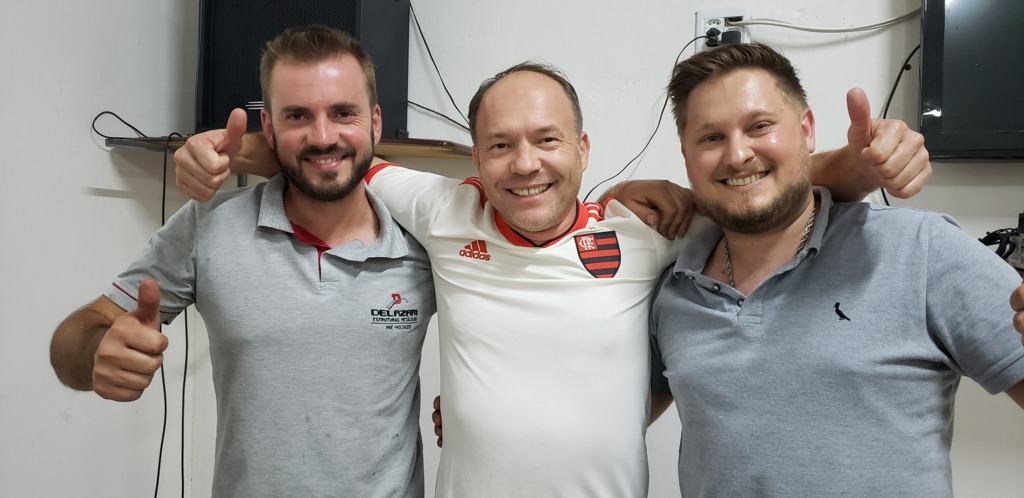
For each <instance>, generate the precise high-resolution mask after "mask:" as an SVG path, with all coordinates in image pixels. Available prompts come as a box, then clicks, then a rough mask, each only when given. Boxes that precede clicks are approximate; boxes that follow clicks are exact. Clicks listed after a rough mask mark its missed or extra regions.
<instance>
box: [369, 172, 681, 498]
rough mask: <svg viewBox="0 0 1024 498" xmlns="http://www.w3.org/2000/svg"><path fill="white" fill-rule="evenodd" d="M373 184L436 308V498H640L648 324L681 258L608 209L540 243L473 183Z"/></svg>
mask: <svg viewBox="0 0 1024 498" xmlns="http://www.w3.org/2000/svg"><path fill="white" fill-rule="evenodd" d="M367 181H368V182H369V185H370V187H371V188H372V189H374V192H376V193H377V194H378V195H379V196H380V197H381V198H382V199H383V200H384V202H385V203H387V204H388V207H389V208H391V212H392V215H393V216H394V217H395V219H396V220H397V221H398V222H399V223H400V224H402V226H404V227H405V228H406V229H408V230H409V231H410V232H412V233H413V235H415V236H416V238H417V239H418V240H419V241H420V242H421V243H422V244H423V246H424V247H426V249H427V252H428V254H430V260H431V264H432V267H433V271H434V285H435V288H436V292H437V298H438V302H437V304H438V314H437V316H438V331H439V339H440V354H441V404H442V413H443V417H444V447H443V448H442V451H441V461H440V468H439V470H438V476H437V488H436V494H437V496H438V497H452V496H456V497H481V496H487V497H502V496H580V497H605V496H607V497H615V498H622V497H640V496H646V494H647V456H646V447H645V443H644V434H645V430H646V425H647V411H648V410H647V407H648V394H649V375H648V371H645V369H647V368H649V365H650V358H649V346H648V340H647V334H646V333H645V330H646V323H647V314H648V310H649V300H650V295H651V292H652V290H653V285H654V283H655V281H656V280H657V278H658V275H660V274H661V272H662V270H663V269H664V268H665V267H666V266H667V265H668V264H669V263H670V262H671V260H672V259H673V257H674V255H675V254H678V250H679V249H678V248H679V247H680V242H678V241H677V242H675V243H673V242H670V241H668V240H667V239H664V238H663V237H662V236H661V235H659V234H658V233H657V232H655V231H654V230H652V229H650V228H649V227H647V226H646V225H644V223H642V222H641V221H640V220H639V219H637V218H636V217H634V216H633V215H632V214H631V213H629V212H628V211H627V210H626V209H625V208H624V207H623V206H622V205H621V204H619V203H618V202H610V203H609V205H608V206H607V212H606V213H604V215H603V216H602V212H601V211H602V208H601V206H599V205H597V204H582V203H579V204H578V211H577V220H576V223H575V225H574V227H573V228H572V229H570V231H569V233H567V234H566V235H564V236H563V237H561V238H559V239H557V240H554V241H551V242H549V243H548V244H546V245H545V246H543V247H535V246H534V245H533V244H532V243H530V242H529V241H527V240H526V239H524V238H522V237H521V236H519V235H518V234H517V233H516V232H515V231H514V230H512V229H511V228H510V227H509V226H508V225H507V223H505V221H504V219H502V217H501V216H500V215H499V214H498V213H497V212H496V211H495V210H494V209H493V207H492V206H491V205H490V204H489V203H488V202H487V199H486V198H485V197H484V195H483V190H482V188H481V187H480V184H479V180H478V179H476V178H470V179H468V180H465V181H459V180H453V179H450V178H446V177H441V176H437V175H433V174H428V173H420V172H416V171H412V170H408V169H405V168H401V167H397V166H394V165H381V166H378V167H376V168H374V169H373V170H371V172H370V174H369V175H368V176H367Z"/></svg>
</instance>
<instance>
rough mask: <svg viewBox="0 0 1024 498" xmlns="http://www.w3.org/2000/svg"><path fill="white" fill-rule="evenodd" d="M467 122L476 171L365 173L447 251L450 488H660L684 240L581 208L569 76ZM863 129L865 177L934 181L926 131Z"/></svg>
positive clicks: (512, 93) (497, 102)
mask: <svg viewBox="0 0 1024 498" xmlns="http://www.w3.org/2000/svg"><path fill="white" fill-rule="evenodd" d="M469 116H470V129H471V134H472V137H473V143H474V147H473V159H474V163H475V164H476V167H477V171H478V174H479V177H476V178H470V179H468V180H465V181H460V180H454V179H450V178H446V177H441V176H437V175H432V174H428V173H420V172H415V171H410V170H406V169H404V168H400V167H396V166H394V165H391V164H382V165H378V166H376V167H375V168H373V169H372V170H371V172H370V173H369V175H367V182H368V184H369V186H370V187H371V189H372V190H373V191H374V192H376V193H377V194H378V195H380V196H381V197H382V198H383V199H384V200H385V202H386V203H388V204H389V206H390V207H391V212H392V215H393V216H394V217H395V219H396V220H397V221H398V222H399V223H400V224H403V225H404V227H405V228H406V229H408V230H409V231H410V232H412V233H413V234H414V235H415V236H416V237H417V239H418V240H420V241H421V243H422V244H423V245H424V247H426V249H427V252H428V254H430V256H431V258H432V267H433V271H434V283H435V287H436V291H437V292H436V294H437V297H438V319H439V320H440V322H439V331H440V341H441V385H442V395H443V398H444V403H445V417H446V427H445V431H446V434H445V436H446V437H445V445H444V448H443V450H442V454H441V463H440V469H439V471H438V478H437V495H438V496H609V497H623V496H625V497H631V496H645V495H646V492H647V468H646V465H647V459H646V454H645V453H646V452H645V446H644V431H645V427H646V424H647V419H648V414H647V407H648V391H649V380H648V368H649V352H648V343H647V342H648V341H647V337H646V334H645V331H646V321H647V311H648V301H649V296H650V293H651V289H652V287H653V284H654V281H655V280H656V278H657V276H658V274H659V273H660V272H661V270H662V269H663V268H664V267H665V266H666V265H667V264H668V262H669V261H671V260H672V259H673V258H674V257H675V255H676V254H677V253H678V251H679V250H680V248H681V245H682V244H681V242H678V241H677V242H672V241H669V240H667V239H665V238H663V237H661V236H660V235H658V234H657V233H656V232H654V231H653V230H651V229H650V228H649V227H647V226H646V225H645V223H644V222H643V221H642V220H641V219H640V218H638V217H637V216H635V215H633V214H632V213H630V212H629V211H628V210H627V209H625V207H624V206H623V205H622V204H620V203H619V202H617V201H614V200H612V201H609V202H607V203H605V204H603V205H601V204H594V203H586V204H584V203H581V202H579V200H578V198H577V195H578V192H579V186H580V182H581V177H582V173H583V171H584V169H585V168H586V166H587V163H588V159H589V147H590V143H589V137H588V136H587V134H586V133H585V132H584V131H583V129H582V113H581V112H580V109H579V102H578V98H577V96H576V92H575V90H574V89H573V88H572V86H571V85H570V84H569V82H568V81H567V80H566V79H565V77H564V76H562V74H561V73H560V72H559V71H557V70H555V69H554V68H550V67H548V66H543V65H538V64H531V63H527V64H521V65H518V66H514V67H513V68H510V69H509V70H507V71H504V72H502V73H499V74H498V75H497V76H495V77H494V78H492V79H489V80H487V81H486V82H484V84H483V85H481V87H480V90H479V91H478V92H477V94H476V96H474V98H473V100H472V103H471V105H470V111H469ZM862 121H863V120H862ZM866 121H868V122H869V124H868V125H867V128H868V131H867V132H866V133H863V134H860V135H857V136H858V137H862V138H863V137H865V136H866V140H860V141H859V143H855V144H854V145H853V146H851V147H849V148H848V149H847V150H845V151H844V152H839V153H836V154H833V155H831V156H829V159H832V160H833V161H835V162H837V163H841V164H843V165H845V166H847V167H848V168H847V170H845V171H852V170H856V172H857V173H858V174H862V175H864V174H867V173H866V172H869V171H871V170H870V166H873V165H874V163H880V164H881V165H880V166H878V169H879V170H881V171H882V174H881V175H882V176H884V177H885V178H888V179H889V180H888V181H889V183H887V185H890V186H893V187H898V188H901V189H905V190H904V191H905V192H908V193H912V192H913V191H916V189H919V188H920V187H919V185H920V183H923V181H924V179H922V178H921V177H920V175H919V173H920V172H921V171H922V170H924V171H926V173H925V174H924V177H927V170H928V168H929V166H928V164H927V154H926V153H923V156H922V151H923V149H922V148H921V142H920V141H919V140H917V139H916V134H914V133H913V132H909V130H907V129H906V127H905V126H903V127H902V128H901V127H899V126H895V127H891V126H889V125H891V124H892V123H891V122H886V123H878V122H875V123H870V122H871V120H870V118H867V119H866ZM872 132H878V134H877V136H873V135H872ZM253 138H257V137H253ZM253 138H248V139H247V140H245V143H244V144H243V146H244V148H245V149H246V150H245V151H244V152H243V155H244V156H246V157H247V158H248V159H250V160H252V159H254V158H255V161H254V162H255V164H257V165H261V166H260V167H265V166H266V164H267V162H268V161H267V160H266V159H260V157H263V158H269V159H272V156H270V155H268V154H267V153H266V151H265V150H260V147H259V146H258V143H254V142H258V138H257V140H253ZM872 138H875V139H876V140H872ZM238 139H239V137H234V138H232V137H226V138H225V140H227V141H233V140H238ZM220 140H221V138H220V137H219V136H212V135H208V136H207V137H205V138H203V137H200V138H199V139H196V140H195V142H196V146H197V147H196V148H183V149H182V150H181V151H179V153H178V154H176V156H175V160H176V162H177V163H178V165H177V169H176V171H177V173H178V176H179V178H181V179H183V180H181V181H182V182H183V183H186V184H187V185H188V188H185V190H186V191H189V192H192V195H194V196H198V197H202V195H203V193H202V192H199V191H205V190H209V189H210V188H211V186H212V187H213V188H215V187H217V186H219V184H220V182H222V181H223V178H224V177H225V176H226V174H227V169H226V166H227V164H228V162H229V159H230V158H227V157H217V155H216V154H212V153H211V152H212V151H210V150H208V148H206V147H203V146H202V145H203V144H204V143H212V142H217V141H220ZM204 149H206V150H204ZM262 149H266V146H265V145H263V146H262ZM864 150H867V152H864ZM873 154H874V155H877V156H878V157H880V158H881V160H879V161H868V162H871V163H872V164H871V165H869V167H867V168H859V166H863V164H862V161H861V158H863V157H874V156H873ZM819 159H821V158H819ZM851 162H852V163H853V166H852V167H849V164H850V163H851ZM826 163H828V161H824V160H822V161H821V162H820V163H819V164H820V165H824V164H826ZM239 164H241V162H236V163H235V164H233V165H232V168H235V167H237V166H238V165H239ZM247 164H249V163H247ZM248 168H249V169H248V170H247V171H246V172H253V171H254V170H255V169H254V168H253V167H252V166H251V164H250V166H248ZM256 169H258V168H256ZM840 169H841V168H840ZM271 170H273V168H272V167H271ZM259 172H260V173H261V174H267V173H268V170H267V169H259ZM840 176H843V175H840ZM913 178H917V179H913ZM842 180H843V181H847V180H846V178H843V179H842ZM858 180H862V178H858ZM847 183H849V181H847ZM863 183H870V182H863ZM197 192H198V194H197ZM863 193H864V192H860V194H861V195H863ZM620 195H621V194H620Z"/></svg>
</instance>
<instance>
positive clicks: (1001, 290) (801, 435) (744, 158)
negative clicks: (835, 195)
mask: <svg viewBox="0 0 1024 498" xmlns="http://www.w3.org/2000/svg"><path fill="white" fill-rule="evenodd" d="M669 94H670V97H671V99H672V103H673V111H674V113H675V116H676V125H677V127H678V131H679V136H680V140H681V142H682V150H683V155H684V157H685V158H686V167H687V174H688V175H689V178H690V184H691V188H692V190H693V193H694V197H695V199H696V200H697V203H698V206H700V207H701V208H703V211H704V212H705V213H707V214H708V216H709V217H710V218H711V219H712V220H713V221H715V222H716V223H717V224H718V225H719V226H717V227H712V228H711V229H708V230H705V231H702V232H701V233H693V234H691V236H692V237H693V239H692V243H691V244H690V245H689V246H688V247H687V248H686V249H684V251H683V253H682V255H680V257H679V259H678V260H677V261H676V263H675V265H674V266H673V267H670V268H669V269H668V271H667V272H666V273H665V274H664V275H663V277H662V280H661V282H660V284H659V285H658V288H657V290H656V294H655V297H654V299H653V303H652V311H651V323H650V330H651V341H652V346H653V350H654V351H653V357H654V361H653V363H654V368H653V372H652V376H653V384H654V387H653V390H654V392H655V395H654V398H655V399H656V400H657V401H658V408H660V409H664V408H665V407H667V405H668V403H669V402H670V401H671V399H672V397H674V398H675V401H676V405H677V409H678V412H679V417H680V420H681V422H682V436H681V442H680V454H679V483H680V488H681V491H682V495H683V496H687V497H691V496H693V497H699V496H838V495H844V496H846V495H849V496H921V497H925V496H927V497H936V496H950V495H951V494H952V486H951V478H950V462H949V449H950V441H951V439H952V433H951V432H952V416H953V396H954V394H955V392H956V388H957V386H958V385H959V381H960V378H961V377H962V376H968V377H970V378H972V379H974V380H975V381H977V382H978V383H979V384H981V386H982V387H984V388H985V389H987V390H988V391H989V392H991V393H998V392H1006V393H1007V394H1008V395H1009V396H1010V397H1011V398H1012V399H1013V400H1014V401H1015V402H1016V403H1017V404H1019V405H1021V407H1024V346H1022V344H1021V341H1020V337H1019V336H1018V335H1017V334H1016V333H1015V332H1014V330H1013V326H1012V325H1011V323H1012V321H1013V310H1012V309H1011V308H1010V307H1008V306H1007V301H1006V296H1007V295H1009V294H1011V293H1012V292H1014V288H1015V287H1018V286H1019V285H1020V282H1021V281H1020V277H1019V276H1018V275H1017V274H1016V272H1014V271H1013V269H1012V268H1010V267H1009V266H1008V265H1007V264H1006V263H1004V262H1003V261H1002V260H1000V259H999V258H998V257H997V256H995V255H994V254H993V253H992V252H991V251H990V250H988V249H987V248H985V247H984V246H983V245H981V244H979V243H978V241H977V240H975V239H974V238H972V237H970V236H968V235H967V234H966V233H965V232H964V231H963V230H962V229H960V227H958V226H957V225H956V223H955V222H954V221H953V220H952V219H951V218H949V217H947V216H943V215H939V214H934V213H928V212H923V211H919V210H914V209H906V208H886V207H880V206H873V205H869V204H862V203H842V202H834V201H833V200H832V198H831V195H830V194H829V192H828V191H827V190H824V189H820V188H812V186H811V182H810V162H809V158H810V155H811V153H812V152H813V150H814V115H813V113H812V112H811V111H810V109H808V107H807V102H806V96H805V94H804V91H803V88H802V87H801V86H800V82H799V80H798V79H797V77H796V74H795V71H794V70H793V67H792V65H791V64H790V63H789V61H788V60H787V59H786V58H785V57H783V56H782V55H781V54H779V53H777V52H776V51H774V50H772V49H771V48H769V47H766V46H764V45H760V44H751V45H730V46H726V47H722V48H719V49H715V50H711V51H707V52H702V53H700V54H697V55H695V56H693V57H691V58H690V59H688V60H686V61H683V62H682V63H680V64H679V65H677V66H676V68H675V71H674V72H673V77H672V81H671V83H670V85H669ZM851 98H853V99H857V98H859V95H857V94H854V95H851ZM1020 292H1022V291H1021V290H1020V289H1019V288H1018V290H1017V293H1018V297H1019V293H1020ZM1018 301H1019V300H1018ZM1018 304H1019V303H1018ZM1018 327H1020V325H1018Z"/></svg>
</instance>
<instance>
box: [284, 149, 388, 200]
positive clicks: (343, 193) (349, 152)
mask: <svg viewBox="0 0 1024 498" xmlns="http://www.w3.org/2000/svg"><path fill="white" fill-rule="evenodd" d="M370 138H371V140H370V151H369V153H368V154H365V155H362V156H360V155H358V154H357V153H356V151H355V149H353V148H352V147H348V146H346V147H342V146H340V145H338V144H334V145H331V146H330V147H316V146H312V145H308V146H306V147H303V148H302V149H300V150H299V151H298V153H296V154H295V157H284V155H282V154H281V152H280V151H279V150H278V148H277V135H276V134H275V135H273V140H274V144H272V145H273V146H274V155H276V156H277V162H278V164H280V165H281V174H283V175H284V177H285V178H286V179H288V183H289V184H291V185H292V186H293V187H295V188H296V189H298V191H299V192H301V193H302V194H303V195H305V196H306V197H309V198H310V199H313V200H316V201H320V202H335V201H340V200H342V199H344V198H346V197H348V195H349V194H351V193H352V191H353V190H355V189H356V187H357V186H359V182H361V181H363V177H365V176H366V173H367V172H369V171H370V165H371V164H372V163H373V140H372V138H373V137H372V135H371V137H370ZM332 154H341V155H345V156H348V157H351V158H352V172H351V174H350V175H349V177H348V179H347V180H345V181H344V182H338V172H337V171H326V172H314V173H312V174H314V175H319V176H320V180H321V182H322V184H321V185H317V184H315V183H313V181H311V180H310V179H309V178H307V177H305V176H303V174H302V168H301V167H300V166H299V165H300V164H301V163H302V158H303V157H306V156H310V155H332Z"/></svg>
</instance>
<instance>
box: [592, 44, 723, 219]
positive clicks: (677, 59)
mask: <svg viewBox="0 0 1024 498" xmlns="http://www.w3.org/2000/svg"><path fill="white" fill-rule="evenodd" d="M705 38H708V37H707V36H698V37H696V38H694V39H692V40H690V41H688V42H687V43H686V45H683V48H682V49H681V50H680V51H679V54H677V55H676V60H675V62H673V63H672V67H675V65H676V64H679V58H680V57H682V56H683V52H685V51H686V49H687V48H689V46H690V45H693V42H695V41H697V40H701V39H705ZM666 107H668V92H665V101H664V102H663V103H662V104H661V112H659V113H658V123H657V124H656V125H654V131H653V132H651V136H650V137H649V138H648V139H647V143H645V144H644V147H643V148H642V149H640V152H638V153H637V154H636V155H635V156H633V159H630V160H629V162H627V163H626V164H625V165H624V166H623V167H622V169H620V170H619V171H618V172H617V173H615V174H614V175H612V176H609V177H608V178H605V179H604V180H601V181H600V182H599V183H598V184H597V185H594V186H593V188H591V189H590V191H589V192H587V195H586V196H584V197H583V202H586V201H587V199H589V198H590V195H591V194H593V193H594V190H596V189H597V187H600V186H601V185H603V184H605V183H607V182H609V181H611V180H612V179H614V178H615V177H617V176H619V175H621V174H622V172H623V171H626V168H629V165H630V164H633V162H634V161H636V160H637V159H639V158H640V156H642V155H643V154H644V152H646V151H647V147H648V146H650V145H651V141H652V140H654V136H655V135H657V134H658V129H659V128H661V121H662V119H664V117H665V108H666ZM639 166H640V163H637V167H639ZM635 172H636V167H634V168H633V171H631V172H630V173H629V177H632V176H633V173H635Z"/></svg>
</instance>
